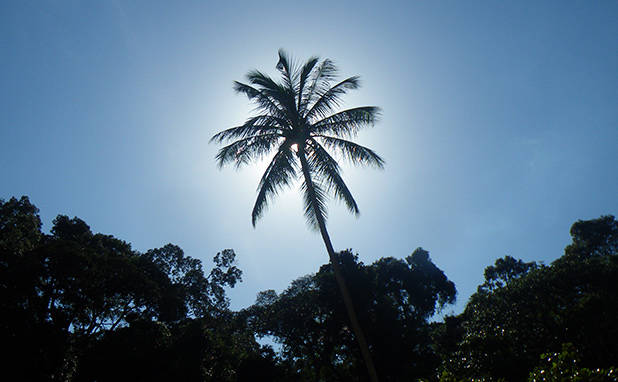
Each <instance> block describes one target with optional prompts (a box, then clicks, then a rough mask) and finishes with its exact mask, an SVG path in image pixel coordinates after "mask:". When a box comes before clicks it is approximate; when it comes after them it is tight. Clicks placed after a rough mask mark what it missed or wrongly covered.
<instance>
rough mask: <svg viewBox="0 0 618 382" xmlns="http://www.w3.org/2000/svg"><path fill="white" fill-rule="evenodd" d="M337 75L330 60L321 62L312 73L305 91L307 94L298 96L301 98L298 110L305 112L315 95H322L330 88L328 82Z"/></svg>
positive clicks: (335, 68)
mask: <svg viewBox="0 0 618 382" xmlns="http://www.w3.org/2000/svg"><path fill="white" fill-rule="evenodd" d="M336 75H337V67H336V66H335V64H334V63H333V61H332V60H329V59H328V58H327V59H325V60H324V61H322V63H321V64H320V65H318V67H317V68H316V69H315V70H313V71H312V75H311V79H310V82H311V85H309V88H308V89H307V93H305V94H300V96H302V97H303V101H302V102H301V107H300V108H299V110H306V109H307V106H308V105H309V104H311V103H312V102H313V98H314V96H315V95H316V94H320V93H324V92H325V91H327V90H328V89H329V88H330V82H331V81H332V80H334V79H335V77H336Z"/></svg>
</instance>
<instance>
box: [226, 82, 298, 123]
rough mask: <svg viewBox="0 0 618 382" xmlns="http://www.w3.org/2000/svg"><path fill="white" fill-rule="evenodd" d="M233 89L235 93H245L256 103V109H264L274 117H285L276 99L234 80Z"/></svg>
mask: <svg viewBox="0 0 618 382" xmlns="http://www.w3.org/2000/svg"><path fill="white" fill-rule="evenodd" d="M234 90H235V91H236V92H237V93H243V94H245V95H246V96H247V98H249V99H250V100H251V101H253V102H255V103H256V104H257V105H258V109H260V110H264V111H265V112H267V113H269V114H270V115H272V116H274V117H278V118H287V114H286V112H285V110H284V109H283V107H282V106H281V105H280V104H279V103H278V101H277V100H275V99H273V98H272V97H271V96H269V95H268V94H266V93H265V92H263V91H261V90H258V89H256V88H254V87H253V86H250V85H247V84H243V83H242V82H238V81H234Z"/></svg>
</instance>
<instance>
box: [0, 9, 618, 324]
mask: <svg viewBox="0 0 618 382" xmlns="http://www.w3.org/2000/svg"><path fill="white" fill-rule="evenodd" d="M279 48H284V49H286V50H287V51H288V52H289V53H290V54H291V55H292V56H293V57H295V58H296V59H298V60H306V59H307V58H309V57H310V56H312V55H318V56H320V57H323V58H325V57H328V58H331V59H333V60H334V61H335V62H336V63H337V64H338V66H339V68H340V69H341V74H342V76H345V75H356V74H359V75H361V78H362V81H363V87H362V88H361V89H360V90H357V91H355V92H353V93H350V94H349V97H347V98H346V100H347V101H346V103H345V105H344V106H345V107H354V106H365V105H376V106H380V107H382V109H383V117H382V120H381V122H380V123H379V124H377V126H376V127H374V128H371V129H368V130H366V131H364V132H363V133H361V135H360V136H359V137H358V141H359V142H360V143H362V144H365V145H367V146H370V147H372V148H373V149H375V150H376V151H377V152H378V153H380V154H381V155H382V156H383V157H384V159H385V160H386V168H385V170H384V171H378V170H374V169H356V168H348V167H345V169H344V174H343V175H344V179H345V180H346V181H347V183H348V186H349V187H350V189H351V191H352V192H353V194H354V195H355V197H356V200H357V202H358V204H359V206H360V209H361V216H360V217H359V218H355V217H353V216H351V215H349V214H347V212H346V210H345V209H344V207H343V206H342V205H340V204H338V203H335V202H333V203H331V204H330V210H329V212H330V218H329V221H328V227H329V231H330V234H331V237H332V239H333V244H334V246H335V248H336V249H345V248H352V249H353V250H354V251H355V252H358V253H359V257H360V259H361V260H362V261H363V262H365V263H371V262H373V261H374V260H376V259H378V258H380V257H383V256H393V257H397V258H403V257H405V256H407V255H409V254H410V253H411V252H412V251H413V250H414V249H415V248H416V247H423V248H425V249H426V250H428V251H429V252H430V254H431V257H432V259H433V261H434V262H435V263H436V264H437V265H438V266H439V267H440V268H442V269H443V270H444V271H445V272H446V274H447V276H448V277H449V278H450V279H451V280H453V281H454V282H455V283H456V286H457V289H458V291H459V297H458V299H459V302H458V304H457V305H456V306H455V307H453V308H450V309H448V310H447V312H450V311H454V312H458V311H460V310H461V309H462V308H463V304H464V303H465V301H466V300H467V298H468V297H469V295H470V294H471V293H472V292H474V290H475V288H476V286H477V285H478V284H479V283H480V282H481V280H482V277H483V269H484V267H486V266H487V265H490V264H492V263H493V262H494V261H495V259H496V258H498V257H502V256H504V255H507V254H509V255H511V256H514V257H517V258H522V259H524V260H527V261H530V260H537V261H545V262H546V263H549V262H550V261H552V260H553V259H555V258H556V257H558V256H560V255H561V253H562V250H563V248H564V246H565V245H567V244H568V242H569V234H568V230H569V227H570V225H571V224H572V223H573V222H574V221H575V220H577V219H590V218H595V217H598V216H600V215H602V214H614V215H616V214H617V213H618V75H617V74H618V2H616V1H542V2H540V1H484V2H472V1H466V2H463V1H405V2H388V1H387V2H375V1H371V2H362V1H350V2H337V1H323V2H322V1H311V2H295V1H286V2H283V1H262V2H257V1H247V2H235V1H227V2H222V1H221V2H208V1H195V2H188V1H177V2H155V1H101V2H90V1H38V0H37V1H10V0H9V1H2V2H0V84H1V86H0V198H3V199H7V198H10V197H11V196H20V195H28V196H30V198H31V200H32V202H33V203H35V204H36V205H37V206H38V207H39V208H40V209H41V216H42V218H43V221H44V224H45V225H44V228H45V229H46V230H48V229H49V228H50V226H51V220H52V219H53V218H54V217H55V216H56V215H57V214H66V215H69V216H71V217H72V216H78V217H80V218H81V219H83V220H85V221H86V222H87V223H88V224H89V225H90V226H91V228H92V230H93V231H95V232H103V233H107V234H112V235H115V236H117V237H119V238H121V239H124V240H127V241H129V242H131V243H132V245H133V247H134V248H135V249H137V250H140V251H145V250H147V249H149V248H155V247H160V246H162V245H164V244H166V243H168V242H172V243H174V244H177V245H179V246H181V247H182V248H183V249H184V250H185V252H186V253H187V254H188V255H189V256H192V257H197V258H200V259H202V260H203V261H204V264H205V267H206V268H207V269H208V268H209V267H210V264H211V262H210V260H211V258H212V256H213V255H214V254H215V253H216V252H218V251H220V250H222V249H225V248H233V249H234V250H235V251H236V253H237V255H238V260H239V267H240V268H241V269H242V270H243V272H244V276H243V277H244V282H243V283H242V284H240V285H239V286H238V287H237V288H235V289H234V290H232V291H231V292H230V297H231V299H232V307H233V308H235V309H238V308H240V307H244V306H247V305H249V304H251V303H253V302H254V299H255V295H256V293H257V292H259V291H261V290H265V289H275V290H277V291H281V290H283V289H284V288H285V287H286V286H287V285H289V283H290V281H292V280H293V279H295V278H298V277H300V276H302V275H305V274H307V273H312V272H315V271H317V269H318V267H319V266H320V265H321V264H324V263H326V262H327V259H328V257H327V254H326V251H325V249H324V246H323V243H322V241H321V238H320V236H319V235H318V234H316V233H315V232H312V231H310V230H308V228H307V226H306V224H305V221H304V218H303V214H302V206H301V205H302V203H301V199H300V197H299V196H298V194H299V192H298V190H296V189H291V190H289V191H287V192H285V193H284V194H282V195H281V197H280V198H279V199H278V200H277V201H275V203H273V204H272V206H271V208H270V209H269V211H268V212H267V213H266V215H265V217H264V218H263V219H262V220H261V221H260V222H259V223H258V226H257V228H256V229H253V228H252V226H251V219H250V214H251V209H252V207H253V202H254V200H255V197H256V191H255V190H256V187H257V182H258V179H259V176H260V174H259V169H260V165H257V166H255V167H249V168H245V169H244V170H241V171H235V170H234V169H233V168H227V169H224V170H222V171H220V170H218V169H217V167H216V164H215V161H214V156H215V154H216V151H217V148H218V147H217V146H215V145H213V144H209V143H208V140H209V138H210V137H211V136H212V135H213V134H214V133H216V132H218V131H220V130H222V129H225V128H228V127H232V126H235V125H238V124H241V123H242V122H244V120H245V119H246V117H247V116H249V113H250V111H251V110H252V106H251V105H250V104H249V103H248V101H247V99H246V98H245V97H243V96H241V95H236V94H235V93H234V92H233V90H232V83H233V81H234V80H242V79H243V77H244V75H245V74H246V73H247V72H248V71H249V70H252V69H260V70H263V71H265V72H267V73H269V74H271V75H273V76H276V75H277V74H278V72H277V71H276V69H275V64H276V63H277V60H278V57H277V50H278V49H279ZM262 168H263V166H262Z"/></svg>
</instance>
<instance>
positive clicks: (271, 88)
mask: <svg viewBox="0 0 618 382" xmlns="http://www.w3.org/2000/svg"><path fill="white" fill-rule="evenodd" d="M247 79H248V80H249V82H250V83H251V84H253V85H257V86H258V87H259V89H260V91H261V92H262V93H264V94H266V95H267V96H268V97H270V98H271V99H273V100H275V101H276V103H277V104H278V105H279V107H280V109H281V111H283V112H284V113H285V114H286V115H287V117H288V118H289V119H290V120H296V119H297V113H296V103H295V96H296V91H295V90H294V89H292V88H290V87H286V86H287V85H286V86H283V85H281V84H278V83H276V82H275V81H274V80H273V79H272V78H270V76H268V75H266V74H264V73H262V72H260V71H259V70H253V71H251V72H249V73H248V74H247Z"/></svg>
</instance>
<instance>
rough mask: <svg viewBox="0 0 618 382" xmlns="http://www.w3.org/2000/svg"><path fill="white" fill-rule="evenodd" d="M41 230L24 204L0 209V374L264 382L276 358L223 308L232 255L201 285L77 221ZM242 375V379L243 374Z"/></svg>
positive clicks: (186, 261)
mask: <svg viewBox="0 0 618 382" xmlns="http://www.w3.org/2000/svg"><path fill="white" fill-rule="evenodd" d="M53 223H54V224H53V228H52V229H51V234H50V235H46V234H44V233H42V232H41V221H40V218H39V216H38V209H37V208H36V207H35V206H34V205H32V204H31V203H30V201H29V200H28V198H27V197H22V198H21V199H20V200H17V199H15V198H12V199H10V200H9V201H7V202H4V201H1V200H0V307H1V309H2V316H1V319H0V341H1V342H2V344H3V345H4V346H5V348H7V349H10V350H11V351H10V352H9V354H8V355H5V356H4V357H2V361H1V364H2V368H3V372H4V373H5V374H7V375H19V376H20V378H19V379H20V380H52V381H54V380H57V381H73V380H75V381H94V380H97V381H105V380H109V381H111V380H114V381H117V380H131V381H141V380H143V381H169V380H174V379H177V378H178V379H179V380H195V381H204V380H211V381H238V380H242V379H239V373H240V370H243V368H245V369H246V366H245V363H249V364H251V363H253V364H254V365H257V366H259V372H262V373H263V374H264V373H265V374H264V375H265V376H268V378H269V379H268V380H275V377H277V376H279V375H280V374H281V372H280V369H281V368H280V367H279V366H278V365H277V364H276V360H275V359H274V357H273V356H272V354H269V353H268V352H267V349H261V348H260V346H259V345H258V344H257V343H256V342H255V339H254V337H253V334H252V333H251V332H249V331H247V328H246V326H244V325H239V324H238V322H239V321H238V320H237V319H236V316H235V314H234V313H232V312H230V311H229V310H228V304H229V302H228V299H227V297H226V296H225V290H224V287H226V286H234V285H235V284H236V282H238V281H240V277H241V271H240V270H239V269H238V268H236V267H235V266H234V258H235V254H234V252H233V251H232V250H225V251H222V252H221V253H218V254H217V255H216V256H215V258H214V263H215V267H214V268H213V269H212V270H211V272H210V274H209V275H205V274H204V273H203V270H202V264H201V262H200V261H199V260H197V259H193V258H191V257H188V256H185V255H184V253H183V251H182V250H181V249H180V248H179V247H177V246H175V245H172V244H168V245H166V246H164V247H162V248H158V249H153V250H150V251H148V252H146V253H144V254H142V253H139V252H136V251H134V250H132V249H131V246H130V245H129V244H128V243H126V242H124V241H122V240H119V239H116V238H114V237H113V236H109V235H103V234H93V233H92V232H91V230H90V227H88V225H87V224H86V223H85V222H84V221H82V220H80V219H78V218H72V219H70V218H68V217H67V216H62V215H60V216H58V217H57V218H56V219H55V220H54V222H53ZM245 374H246V372H245Z"/></svg>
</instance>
